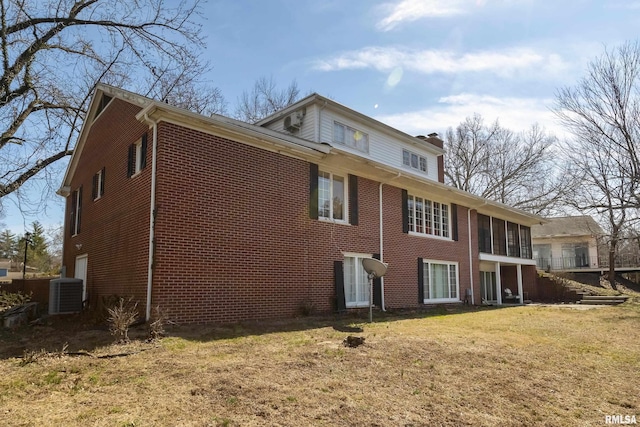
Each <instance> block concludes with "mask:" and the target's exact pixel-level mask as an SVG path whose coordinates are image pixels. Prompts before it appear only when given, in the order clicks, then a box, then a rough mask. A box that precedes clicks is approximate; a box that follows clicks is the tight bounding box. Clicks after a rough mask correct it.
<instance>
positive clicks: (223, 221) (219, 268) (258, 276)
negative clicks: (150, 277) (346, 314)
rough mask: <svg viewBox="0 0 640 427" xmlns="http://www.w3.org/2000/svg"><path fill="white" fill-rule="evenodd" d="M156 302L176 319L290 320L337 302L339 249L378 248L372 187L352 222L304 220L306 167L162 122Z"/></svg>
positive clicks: (362, 187)
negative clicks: (308, 306) (308, 304)
mask: <svg viewBox="0 0 640 427" xmlns="http://www.w3.org/2000/svg"><path fill="white" fill-rule="evenodd" d="M159 134H160V138H161V143H160V144H159V151H158V157H159V162H158V186H157V200H158V205H159V206H158V215H157V239H156V249H157V253H156V258H155V270H154V275H155V279H154V289H153V304H154V305H155V304H159V305H160V306H162V307H164V308H165V309H166V310H168V311H169V313H170V314H171V313H173V316H174V317H176V318H177V319H178V320H179V321H185V322H208V321H234V320H240V319H263V318H269V317H284V316H291V315H294V314H295V313H296V312H297V311H298V310H299V309H300V308H301V306H302V303H303V302H304V301H305V300H310V301H312V302H313V303H314V305H315V306H316V308H317V309H319V310H321V311H328V310H331V308H332V305H333V300H334V284H333V261H334V260H341V259H342V258H343V256H342V251H347V252H364V253H370V254H372V253H376V252H378V232H377V230H378V221H377V203H378V196H377V185H376V183H374V182H372V181H368V180H366V179H363V178H360V179H359V183H358V192H359V201H360V209H359V214H360V215H359V223H360V224H361V225H357V226H352V225H343V224H333V223H327V222H323V221H319V220H310V219H309V214H308V201H309V163H307V162H305V161H301V160H296V159H292V158H289V157H285V156H283V155H280V154H277V153H273V152H269V151H266V150H262V149H259V148H254V147H250V146H247V145H244V144H239V143H235V142H232V141H228V140H225V139H223V138H219V137H215V136H211V135H205V134H203V133H199V132H196V131H192V130H189V129H186V128H181V127H178V126H175V125H171V124H166V123H161V125H160V131H159Z"/></svg>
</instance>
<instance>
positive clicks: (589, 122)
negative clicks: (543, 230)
mask: <svg viewBox="0 0 640 427" xmlns="http://www.w3.org/2000/svg"><path fill="white" fill-rule="evenodd" d="M554 111H555V113H556V115H557V116H558V118H559V119H560V120H561V122H562V124H563V125H564V126H565V127H566V128H567V129H568V130H569V131H570V132H571V133H572V134H573V135H574V136H575V138H574V140H573V141H569V142H568V143H567V146H566V150H565V151H566V152H567V155H569V156H570V158H571V160H572V162H573V164H574V165H575V168H576V172H577V173H579V174H580V176H581V178H582V179H583V182H584V185H581V186H579V187H577V188H576V191H575V193H574V196H575V197H574V198H573V204H574V206H575V207H576V208H578V209H580V210H582V211H584V212H593V213H596V214H598V215H600V216H601V217H602V218H603V219H605V220H606V223H607V227H606V228H607V229H608V232H609V241H608V246H609V281H610V282H611V284H612V286H615V259H616V248H617V246H618V244H619V242H620V240H621V238H622V237H623V234H622V233H623V230H624V227H625V226H627V225H629V224H630V223H632V222H635V221H637V220H638V207H640V198H639V197H640V196H639V195H638V185H639V184H640V181H639V178H640V162H639V161H638V152H637V150H638V145H637V144H638V143H640V45H639V44H638V43H637V42H635V43H626V44H624V45H622V46H620V47H618V48H617V49H614V50H611V51H609V50H605V52H604V54H603V55H602V56H600V57H599V58H597V59H595V60H594V61H592V62H591V63H590V64H589V67H588V71H587V74H586V76H585V77H583V78H582V79H581V80H580V81H579V82H578V84H577V85H575V86H573V87H565V88H562V89H560V90H559V91H558V92H557V94H556V104H555V107H554Z"/></svg>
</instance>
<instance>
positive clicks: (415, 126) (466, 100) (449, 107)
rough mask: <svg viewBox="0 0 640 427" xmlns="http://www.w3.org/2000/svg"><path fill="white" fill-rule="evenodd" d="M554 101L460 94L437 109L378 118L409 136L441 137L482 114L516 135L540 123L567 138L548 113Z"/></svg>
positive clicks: (446, 98) (440, 104)
mask: <svg viewBox="0 0 640 427" xmlns="http://www.w3.org/2000/svg"><path fill="white" fill-rule="evenodd" d="M552 105H553V100H552V99H539V98H514V97H505V98H499V97H495V96H490V95H480V94H474V93H460V94H457V95H451V96H446V97H443V98H440V99H439V100H438V103H437V104H436V105H433V106H430V107H428V108H425V109H423V110H419V111H410V112H406V113H399V114H391V115H385V116H378V117H375V118H376V119H377V120H380V121H381V122H383V123H386V124H388V125H389V126H392V127H395V128H397V129H400V130H402V131H403V132H406V133H408V134H410V135H419V134H422V135H424V134H427V133H430V132H438V133H440V134H441V135H443V134H444V132H445V131H446V130H447V129H448V128H449V127H453V128H455V127H456V126H457V125H458V124H460V122H462V121H463V120H464V119H465V118H466V117H470V116H473V114H475V113H478V114H480V115H481V116H482V117H483V118H484V119H485V121H486V122H487V123H491V122H493V121H495V120H496V119H498V120H499V122H500V124H501V125H502V126H504V127H506V128H509V129H511V130H513V131H517V132H519V131H523V130H526V129H528V128H529V127H530V126H531V125H533V124H534V123H538V124H539V125H540V126H541V127H544V128H545V129H546V130H547V131H548V132H551V133H553V134H554V135H556V136H557V137H559V138H563V137H565V136H567V134H566V131H565V130H564V129H562V127H561V126H560V125H559V123H558V122H557V120H556V118H555V116H554V114H553V113H552V112H551V111H550V110H549V108H550V107H551V106H552Z"/></svg>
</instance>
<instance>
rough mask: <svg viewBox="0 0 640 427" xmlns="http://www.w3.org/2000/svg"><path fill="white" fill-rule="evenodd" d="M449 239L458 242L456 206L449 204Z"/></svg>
mask: <svg viewBox="0 0 640 427" xmlns="http://www.w3.org/2000/svg"><path fill="white" fill-rule="evenodd" d="M451 238H452V239H453V240H455V241H456V242H457V241H458V205H456V204H455V203H452V204H451Z"/></svg>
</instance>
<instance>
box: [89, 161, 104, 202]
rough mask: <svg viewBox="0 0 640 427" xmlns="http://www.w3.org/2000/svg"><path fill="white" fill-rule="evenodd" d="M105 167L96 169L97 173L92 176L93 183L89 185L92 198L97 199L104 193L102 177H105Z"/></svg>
mask: <svg viewBox="0 0 640 427" xmlns="http://www.w3.org/2000/svg"><path fill="white" fill-rule="evenodd" d="M104 172H105V169H104V168H102V170H100V171H98V173H97V174H95V175H94V176H93V184H92V187H91V195H92V197H93V200H98V199H99V198H100V197H102V195H103V194H104V177H105V173H104Z"/></svg>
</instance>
